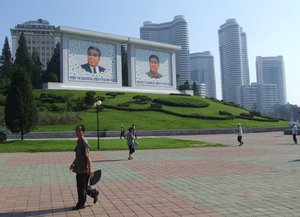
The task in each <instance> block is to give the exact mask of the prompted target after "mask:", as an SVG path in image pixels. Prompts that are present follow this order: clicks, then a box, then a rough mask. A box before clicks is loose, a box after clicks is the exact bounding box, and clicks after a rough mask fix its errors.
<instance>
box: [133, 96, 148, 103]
mask: <svg viewBox="0 0 300 217" xmlns="http://www.w3.org/2000/svg"><path fill="white" fill-rule="evenodd" d="M132 99H133V100H134V101H135V103H139V104H147V103H148V102H150V101H152V99H151V98H150V97H148V96H144V95H136V96H134V97H132Z"/></svg>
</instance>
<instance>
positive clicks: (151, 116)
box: [0, 90, 287, 132]
mask: <svg viewBox="0 0 300 217" xmlns="http://www.w3.org/2000/svg"><path fill="white" fill-rule="evenodd" d="M86 92H87V91H79V90H72V91H70V90H34V94H35V96H36V97H37V98H39V96H40V94H41V93H48V94H49V93H50V94H55V95H57V96H65V97H71V98H76V99H77V98H78V97H81V98H82V97H84V96H85V93H86ZM95 92H96V95H95V96H101V97H105V99H104V100H103V105H110V106H118V105H119V104H124V103H125V104H127V105H128V106H129V108H133V109H148V108H150V106H151V104H152V103H153V101H152V102H148V103H145V104H138V103H136V102H135V101H134V100H133V97H134V96H136V95H143V96H147V97H150V98H151V99H152V100H155V99H168V101H171V102H172V101H173V102H175V103H176V102H181V101H182V102H188V103H190V104H197V103H196V102H199V103H200V104H201V101H202V102H203V103H208V104H209V106H208V107H205V108H194V107H179V106H170V105H164V104H163V105H162V109H164V110H166V111H169V112H174V113H177V114H180V115H205V116H210V117H224V116H222V115H220V114H219V111H223V112H224V111H225V112H228V113H231V114H233V115H236V116H238V115H239V114H241V113H249V111H246V110H244V109H242V108H237V107H233V106H229V105H225V104H223V103H221V102H220V101H216V100H210V99H205V98H200V97H197V96H176V95H175V96H174V95H168V94H148V93H147V94H146V93H128V92H126V93H125V94H123V95H118V96H116V97H111V96H109V95H107V93H109V92H107V91H95ZM181 99H182V100H181ZM39 104H41V103H39ZM57 104H59V106H66V104H67V103H57ZM43 106H45V104H44V105H43ZM49 106H51V104H49ZM44 109H45V108H44ZM2 110H3V111H4V108H3V106H2V108H1V106H0V113H1V111H2ZM45 113H47V114H53V115H54V116H58V115H61V114H64V112H59V113H54V112H50V111H46V112H45ZM77 114H79V116H80V119H77V120H76V121H72V122H68V123H59V124H47V125H41V124H40V125H38V126H37V127H36V128H35V129H34V130H33V131H35V132H63V131H65V132H66V131H73V130H74V128H75V126H76V125H77V124H78V123H83V124H85V126H86V129H87V130H88V131H95V130H96V128H97V123H96V111H95V109H94V108H93V107H91V108H90V109H88V110H86V111H80V112H78V113H77ZM99 114H100V121H99V124H100V125H99V126H100V130H119V129H120V127H121V125H123V126H124V127H125V129H126V130H127V129H128V128H129V127H130V126H131V125H132V124H133V123H134V124H135V125H136V127H137V130H168V129H171V130H173V129H206V128H235V127H236V125H237V123H241V124H242V126H243V127H244V128H248V127H274V126H286V125H287V122H286V121H278V122H264V121H255V120H246V119H240V118H234V119H230V120H206V119H199V118H191V117H179V116H176V115H173V114H166V113H163V112H160V111H124V110H117V109H112V108H104V109H103V110H102V111H101V112H100V113H99ZM0 118H1V117H0ZM255 118H258V119H262V120H266V119H265V118H261V117H255ZM51 123H54V122H51Z"/></svg>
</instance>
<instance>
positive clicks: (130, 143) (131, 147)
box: [127, 127, 135, 160]
mask: <svg viewBox="0 0 300 217" xmlns="http://www.w3.org/2000/svg"><path fill="white" fill-rule="evenodd" d="M127 145H128V149H129V155H128V160H132V159H133V157H132V154H133V153H134V152H135V150H134V147H135V136H134V133H133V128H132V127H130V128H129V129H128V133H127Z"/></svg>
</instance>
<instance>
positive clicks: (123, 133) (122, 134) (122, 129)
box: [120, 126, 126, 139]
mask: <svg viewBox="0 0 300 217" xmlns="http://www.w3.org/2000/svg"><path fill="white" fill-rule="evenodd" d="M122 138H124V139H126V136H125V130H124V127H123V126H121V132H120V139H122Z"/></svg>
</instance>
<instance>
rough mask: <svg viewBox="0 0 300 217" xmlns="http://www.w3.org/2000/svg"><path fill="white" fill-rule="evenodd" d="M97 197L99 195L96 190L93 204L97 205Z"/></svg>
mask: <svg viewBox="0 0 300 217" xmlns="http://www.w3.org/2000/svg"><path fill="white" fill-rule="evenodd" d="M98 195H99V191H97V190H96V194H95V196H94V204H95V203H97V201H98Z"/></svg>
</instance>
